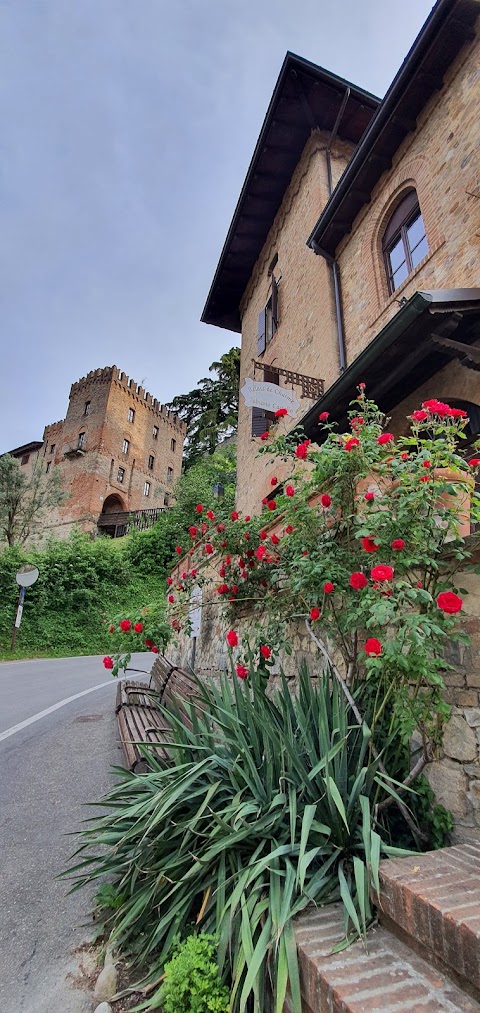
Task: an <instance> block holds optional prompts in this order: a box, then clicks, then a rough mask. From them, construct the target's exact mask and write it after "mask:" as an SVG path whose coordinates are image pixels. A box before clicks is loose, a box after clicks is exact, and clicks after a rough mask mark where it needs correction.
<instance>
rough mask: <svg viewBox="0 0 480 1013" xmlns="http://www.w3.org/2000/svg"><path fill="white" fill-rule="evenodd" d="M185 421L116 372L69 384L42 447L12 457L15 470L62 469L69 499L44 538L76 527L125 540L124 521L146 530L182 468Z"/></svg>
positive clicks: (109, 368)
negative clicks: (63, 408) (61, 413)
mask: <svg viewBox="0 0 480 1013" xmlns="http://www.w3.org/2000/svg"><path fill="white" fill-rule="evenodd" d="M185 431H186V427H185V423H184V422H181V421H180V420H179V419H178V417H177V416H176V415H175V414H173V413H172V412H170V411H169V410H168V409H167V408H166V407H165V406H164V405H162V404H160V403H159V402H158V401H157V399H156V398H153V397H152V396H151V394H149V393H148V392H147V391H145V390H144V389H143V388H142V387H141V386H140V385H139V384H137V383H135V381H134V380H130V379H129V377H128V376H126V375H125V373H122V371H121V370H118V369H117V367H116V366H106V367H105V368H103V369H95V370H92V371H91V372H90V373H88V374H87V376H84V377H82V379H80V380H78V381H77V382H76V383H74V384H72V387H71V389H70V396H69V402H68V409H67V414H66V416H65V418H64V419H62V420H61V421H60V422H53V423H52V424H51V425H48V426H46V427H45V431H44V434H43V442H42V443H32V444H28V447H20V448H17V449H16V450H15V451H13V454H14V456H16V457H19V459H20V462H21V466H22V467H26V468H31V467H32V463H33V462H34V461H39V460H40V461H43V462H44V467H45V472H46V473H47V474H49V473H50V472H51V471H52V470H53V469H54V468H58V469H60V470H61V476H62V482H63V487H64V489H65V491H66V492H67V493H69V494H70V495H69V499H68V500H67V501H66V502H65V503H64V504H63V505H62V506H60V507H58V509H57V510H56V511H54V515H53V516H52V517H51V518H50V523H49V524H48V526H46V528H45V532H44V533H45V534H54V535H55V536H56V537H66V536H67V535H68V533H69V532H70V531H71V529H72V527H73V526H75V527H77V528H78V529H80V530H82V531H88V532H91V533H102V534H107V535H111V536H115V535H119V534H124V533H125V530H126V527H127V525H128V523H129V515H132V518H131V521H132V522H133V523H134V525H135V526H138V527H147V526H149V524H151V523H153V521H154V520H155V519H156V517H157V516H158V513H159V511H160V510H163V509H165V508H167V507H168V506H170V505H171V502H172V497H173V487H174V483H175V481H176V479H177V478H179V476H180V473H181V468H182V451H183V442H184V439H185Z"/></svg>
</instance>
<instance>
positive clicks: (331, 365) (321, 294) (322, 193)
mask: <svg viewBox="0 0 480 1013" xmlns="http://www.w3.org/2000/svg"><path fill="white" fill-rule="evenodd" d="M326 140H327V138H326V136H325V135H323V134H322V133H321V132H319V131H314V132H313V133H312V136H311V137H310V139H309V141H308V142H307V144H306V146H305V148H304V151H303V154H302V157H301V159H300V162H299V164H298V166H297V168H296V170H295V172H294V175H293V177H292V180H291V183H290V185H289V187H288V189H287V191H286V193H285V197H284V199H283V202H282V205H281V207H280V209H279V211H278V214H277V216H276V218H275V221H274V223H273V225H272V228H271V229H270V232H269V235H268V237H267V240H266V242H265V245H264V247H263V249H262V252H261V254H260V256H259V258H258V260H257V263H256V265H255V268H254V270H253V273H252V276H251V279H250V281H249V284H248V286H247V288H246V290H245V293H244V296H243V299H242V303H241V307H240V309H241V317H242V355H241V384H240V386H242V384H243V381H244V379H245V377H247V376H252V375H253V374H252V359H254V358H255V359H257V322H258V315H259V313H260V312H261V310H262V309H263V307H264V306H265V304H266V302H267V300H268V298H269V294H270V279H269V277H268V268H269V265H270V263H271V261H272V259H273V257H274V255H275V254H276V253H277V254H278V263H277V265H276V267H275V277H276V279H277V280H279V293H278V304H279V314H278V315H279V327H278V330H277V332H276V334H275V335H274V337H273V339H272V341H271V342H270V343H269V345H268V346H267V349H266V351H265V353H264V355H263V357H262V361H264V362H265V365H269V364H270V365H275V366H280V367H284V368H287V369H294V370H299V371H301V372H302V373H304V374H307V375H309V376H313V377H316V378H318V379H323V380H325V382H326V385H327V386H329V385H330V384H331V383H333V381H334V380H335V379H336V378H337V376H338V374H339V362H338V348H337V337H336V324H335V306H334V301H333V291H332V284H331V277H330V269H329V267H328V266H327V265H326V263H325V262H324V261H323V260H322V259H321V258H320V257H315V256H314V255H313V254H312V252H311V250H309V249H308V248H307V246H306V238H307V236H308V234H309V232H310V230H311V229H312V228H313V226H314V224H315V222H316V220H317V218H318V215H319V212H320V210H321V209H322V208H323V207H324V205H325V204H326V202H327V199H328V189H327V170H326V161H325V143H326ZM349 152H350V148H349V147H348V146H347V145H345V144H338V145H337V147H336V148H335V149H334V152H333V155H334V157H333V177H334V183H336V182H337V181H338V178H339V177H340V175H341V173H342V172H343V170H344V168H345V166H346V164H347V157H348V154H349ZM257 379H263V377H262V376H260V375H258V374H257ZM281 382H283V381H281ZM295 390H296V393H297V396H298V397H300V394H301V391H300V389H299V388H295ZM311 403H312V402H311V401H308V400H306V399H302V400H301V405H300V409H299V413H298V416H299V417H301V416H302V415H303V414H304V413H305V411H306V410H307V409H308V408H309V407H310V404H311ZM251 416H252V410H251V408H247V407H246V406H245V405H244V403H243V398H242V397H240V410H239V425H238V493H237V496H238V500H237V503H238V507H239V509H240V510H243V511H245V512H246V513H249V514H253V513H258V511H259V509H260V504H261V500H262V498H263V497H264V496H265V494H266V492H270V491H271V490H270V485H269V476H270V474H271V459H270V458H268V457H267V458H262V457H260V458H259V457H257V456H256V445H255V442H254V441H253V440H252V435H251ZM284 425H285V428H291V427H292V425H293V420H292V419H288V420H287V421H286V424H285V423H284ZM257 442H258V441H257ZM275 470H276V474H277V477H278V478H279V480H281V479H282V478H283V477H284V476H285V471H284V466H282V464H281V462H279V463H278V465H277V464H276V465H275Z"/></svg>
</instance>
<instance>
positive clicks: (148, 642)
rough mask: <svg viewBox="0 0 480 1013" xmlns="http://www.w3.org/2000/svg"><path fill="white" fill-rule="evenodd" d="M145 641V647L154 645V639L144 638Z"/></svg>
mask: <svg viewBox="0 0 480 1013" xmlns="http://www.w3.org/2000/svg"><path fill="white" fill-rule="evenodd" d="M143 642H144V644H145V647H153V644H154V641H153V640H144V641H143Z"/></svg>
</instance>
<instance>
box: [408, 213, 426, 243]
mask: <svg viewBox="0 0 480 1013" xmlns="http://www.w3.org/2000/svg"><path fill="white" fill-rule="evenodd" d="M407 236H408V245H409V247H410V249H411V250H413V249H414V247H415V246H417V245H418V243H419V242H420V240H421V239H423V238H424V236H425V226H424V224H423V218H422V216H421V215H419V216H418V218H415V221H413V222H412V224H411V225H409V226H408V229H407Z"/></svg>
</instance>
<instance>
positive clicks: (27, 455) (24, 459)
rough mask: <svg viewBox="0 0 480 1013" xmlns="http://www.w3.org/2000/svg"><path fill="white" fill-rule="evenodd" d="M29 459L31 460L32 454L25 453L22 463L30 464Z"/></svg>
mask: <svg viewBox="0 0 480 1013" xmlns="http://www.w3.org/2000/svg"><path fill="white" fill-rule="evenodd" d="M29 460H30V454H24V455H23V457H22V460H21V461H20V464H28V462H29Z"/></svg>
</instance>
